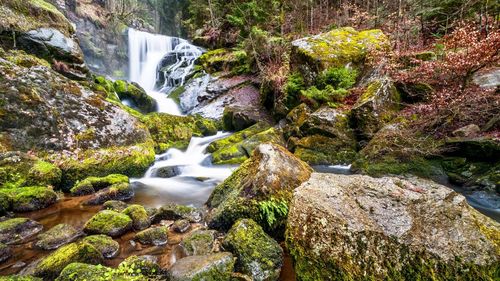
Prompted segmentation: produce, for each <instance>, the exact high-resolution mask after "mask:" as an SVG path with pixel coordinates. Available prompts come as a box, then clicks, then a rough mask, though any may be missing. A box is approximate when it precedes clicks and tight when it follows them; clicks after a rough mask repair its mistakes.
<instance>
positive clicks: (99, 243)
mask: <svg viewBox="0 0 500 281" xmlns="http://www.w3.org/2000/svg"><path fill="white" fill-rule="evenodd" d="M83 242H85V243H88V244H90V245H92V246H94V248H96V250H97V251H99V252H100V253H101V254H102V256H103V257H104V258H107V259H112V258H114V257H116V256H118V254H119V253H120V244H119V243H118V242H116V241H115V240H113V238H111V237H109V236H107V235H90V236H87V237H85V238H83Z"/></svg>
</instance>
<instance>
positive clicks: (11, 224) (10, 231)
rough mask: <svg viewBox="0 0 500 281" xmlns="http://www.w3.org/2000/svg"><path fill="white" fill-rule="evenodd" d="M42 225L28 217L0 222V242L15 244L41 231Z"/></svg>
mask: <svg viewBox="0 0 500 281" xmlns="http://www.w3.org/2000/svg"><path fill="white" fill-rule="evenodd" d="M42 229H43V226H42V225H41V224H40V223H38V222H36V221H34V220H30V219H28V218H14V219H8V220H5V221H2V222H0V243H5V244H16V243H19V242H23V241H24V240H25V239H27V238H30V237H32V236H33V235H35V234H37V233H39V232H40V231H42Z"/></svg>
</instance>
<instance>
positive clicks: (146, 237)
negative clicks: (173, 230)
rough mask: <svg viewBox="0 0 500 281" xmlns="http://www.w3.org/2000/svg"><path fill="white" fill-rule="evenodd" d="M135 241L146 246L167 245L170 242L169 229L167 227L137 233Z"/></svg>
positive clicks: (152, 228)
mask: <svg viewBox="0 0 500 281" xmlns="http://www.w3.org/2000/svg"><path fill="white" fill-rule="evenodd" d="M135 240H137V241H139V242H140V243H141V244H144V245H154V246H160V245H165V244H167V242H168V228H167V227H165V226H160V227H151V228H148V229H146V230H143V231H141V232H139V233H137V234H136V235H135Z"/></svg>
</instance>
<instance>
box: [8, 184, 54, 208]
mask: <svg viewBox="0 0 500 281" xmlns="http://www.w3.org/2000/svg"><path fill="white" fill-rule="evenodd" d="M0 194H3V196H4V197H7V198H8V202H9V205H10V206H11V207H12V209H13V210H14V211H16V212H30V211H36V210H40V209H43V208H47V207H48V206H50V205H52V204H54V203H56V202H57V194H56V193H55V192H54V191H53V190H52V189H50V188H48V187H44V186H26V187H20V188H12V189H0ZM4 204H6V202H4Z"/></svg>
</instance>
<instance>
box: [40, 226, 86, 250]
mask: <svg viewBox="0 0 500 281" xmlns="http://www.w3.org/2000/svg"><path fill="white" fill-rule="evenodd" d="M81 236H83V232H82V231H80V230H77V229H75V228H74V227H73V226H71V225H68V224H63V223H62V224H58V225H56V226H54V227H53V228H51V229H50V230H48V231H47V232H45V233H42V234H39V235H38V236H37V239H38V241H37V242H36V243H35V247H37V248H39V249H42V250H54V249H57V248H59V247H61V246H62V245H65V244H68V243H71V242H74V241H75V240H76V239H78V238H79V237H81Z"/></svg>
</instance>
